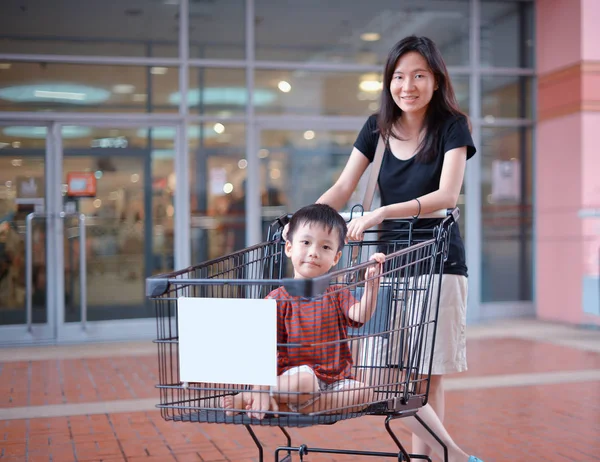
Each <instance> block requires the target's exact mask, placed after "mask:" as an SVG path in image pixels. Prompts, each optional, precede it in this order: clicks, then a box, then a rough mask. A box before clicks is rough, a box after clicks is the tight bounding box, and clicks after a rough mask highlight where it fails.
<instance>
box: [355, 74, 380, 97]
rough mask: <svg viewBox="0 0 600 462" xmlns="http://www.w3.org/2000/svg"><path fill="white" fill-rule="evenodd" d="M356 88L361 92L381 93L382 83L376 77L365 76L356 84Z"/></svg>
mask: <svg viewBox="0 0 600 462" xmlns="http://www.w3.org/2000/svg"><path fill="white" fill-rule="evenodd" d="M358 88H360V89H361V90H362V91H366V92H371V93H373V92H376V91H381V89H382V88H383V82H381V81H380V80H379V79H378V78H377V77H375V78H373V77H372V76H370V75H367V76H365V77H364V79H363V80H361V82H360V83H359V84H358Z"/></svg>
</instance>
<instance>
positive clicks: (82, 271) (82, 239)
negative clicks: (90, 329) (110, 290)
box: [59, 212, 87, 330]
mask: <svg viewBox="0 0 600 462" xmlns="http://www.w3.org/2000/svg"><path fill="white" fill-rule="evenodd" d="M59 217H60V218H63V219H64V218H67V217H77V221H78V223H79V284H80V286H81V287H80V288H79V305H80V309H81V328H82V329H83V330H85V328H86V324H87V255H86V236H85V215H84V214H83V213H66V212H60V214H59Z"/></svg>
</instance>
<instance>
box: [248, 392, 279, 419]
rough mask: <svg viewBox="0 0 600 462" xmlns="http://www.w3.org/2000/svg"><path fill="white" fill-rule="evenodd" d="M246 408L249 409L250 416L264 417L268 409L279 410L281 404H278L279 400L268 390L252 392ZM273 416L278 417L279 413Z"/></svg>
mask: <svg viewBox="0 0 600 462" xmlns="http://www.w3.org/2000/svg"><path fill="white" fill-rule="evenodd" d="M246 409H247V410H248V411H249V412H248V417H254V418H255V419H262V418H263V417H264V416H265V413H266V412H267V411H273V412H276V411H278V410H279V406H278V405H277V401H275V399H274V398H273V397H272V396H271V395H270V394H269V393H268V392H263V393H257V392H251V393H250V396H249V397H248V404H246ZM273 417H277V414H273Z"/></svg>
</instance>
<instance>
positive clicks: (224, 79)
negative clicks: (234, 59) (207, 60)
mask: <svg viewBox="0 0 600 462" xmlns="http://www.w3.org/2000/svg"><path fill="white" fill-rule="evenodd" d="M274 97H275V92H274V91H269V92H264V94H263V92H262V91H255V93H254V101H255V104H256V103H258V104H261V102H262V100H263V99H264V98H274ZM172 100H173V102H175V103H177V104H179V101H180V95H179V93H176V94H175V95H174V96H173V99H172ZM187 100H188V107H189V111H190V113H191V114H199V115H214V116H218V117H230V116H232V115H244V114H245V112H246V105H247V104H248V91H247V90H246V71H245V70H244V69H213V68H192V69H191V70H190V80H189V90H188V94H187Z"/></svg>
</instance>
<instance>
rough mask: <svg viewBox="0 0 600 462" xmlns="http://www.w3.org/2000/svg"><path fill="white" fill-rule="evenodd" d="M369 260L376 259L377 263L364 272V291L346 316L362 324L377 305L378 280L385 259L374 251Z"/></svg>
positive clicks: (369, 317)
mask: <svg viewBox="0 0 600 462" xmlns="http://www.w3.org/2000/svg"><path fill="white" fill-rule="evenodd" d="M369 260H376V261H377V262H378V263H379V264H378V265H373V266H370V267H369V268H367V272H366V274H365V291H364V293H363V296H362V297H361V299H360V301H359V302H357V303H355V304H354V305H352V306H351V307H350V309H349V310H348V317H349V318H350V319H351V320H352V321H354V322H358V323H361V324H364V323H365V322H367V321H368V320H369V319H371V315H372V314H373V311H375V307H376V306H377V292H378V291H379V280H380V279H381V276H380V275H381V267H382V265H383V262H384V261H385V255H384V254H382V253H376V254H373V255H372V256H371V258H370V259H369Z"/></svg>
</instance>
